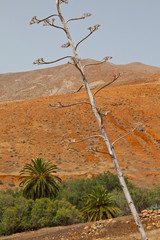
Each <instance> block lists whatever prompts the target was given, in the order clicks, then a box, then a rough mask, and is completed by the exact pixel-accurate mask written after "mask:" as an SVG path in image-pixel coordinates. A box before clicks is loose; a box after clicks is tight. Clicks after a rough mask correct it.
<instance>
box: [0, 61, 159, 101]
mask: <svg viewBox="0 0 160 240" xmlns="http://www.w3.org/2000/svg"><path fill="white" fill-rule="evenodd" d="M94 63H98V61H95V60H91V59H87V60H83V61H82V64H83V65H86V64H94ZM37 69H38V67H37ZM158 72H159V73H160V68H158V67H152V66H148V65H144V64H142V63H131V64H127V65H114V64H111V63H108V62H107V63H103V64H100V65H90V66H88V67H86V74H87V78H88V81H89V82H90V85H91V87H92V88H94V87H96V86H100V85H103V84H104V83H106V82H109V81H111V80H112V79H113V75H114V74H118V73H121V75H122V76H121V78H119V79H118V80H117V81H116V82H115V83H114V86H120V85H126V84H127V85H128V84H133V83H134V84H135V83H144V82H148V81H149V82H150V81H151V79H148V80H147V78H146V79H144V78H143V77H144V76H147V75H151V74H156V73H158ZM141 78H142V79H141ZM152 81H153V82H157V81H159V80H158V79H157V78H156V79H154V78H152ZM81 85H82V79H81V76H80V73H79V72H78V70H77V69H76V68H75V67H74V66H72V65H71V64H65V65H61V66H57V67H52V68H47V69H43V70H35V71H29V72H22V73H7V74H0V102H4V101H13V100H20V99H21V100H22V99H29V98H36V97H43V96H53V95H59V94H64V93H72V92H74V91H76V90H77V89H78V88H79V87H80V86H81Z"/></svg>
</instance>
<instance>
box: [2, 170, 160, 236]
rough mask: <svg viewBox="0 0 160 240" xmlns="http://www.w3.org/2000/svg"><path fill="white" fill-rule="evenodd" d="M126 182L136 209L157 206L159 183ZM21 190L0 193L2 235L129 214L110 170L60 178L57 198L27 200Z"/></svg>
mask: <svg viewBox="0 0 160 240" xmlns="http://www.w3.org/2000/svg"><path fill="white" fill-rule="evenodd" d="M126 181H127V179H126ZM127 185H128V188H129V191H130V193H131V196H132V198H133V200H134V202H135V205H136V208H137V210H138V211H141V210H142V209H146V208H159V206H160V184H159V185H155V186H154V187H153V188H152V189H140V188H138V187H136V186H135V185H134V184H132V183H131V182H129V181H127ZM24 190H25V189H24ZM24 190H23V189H21V190H18V189H15V190H14V191H13V190H11V189H8V190H7V191H2V192H0V235H1V236H2V235H8V234H12V233H16V232H22V231H27V230H34V229H39V228H42V227H51V226H59V225H69V224H74V223H78V222H84V221H95V220H98V219H106V218H110V217H116V216H123V215H128V214H130V210H129V208H128V204H127V202H126V199H125V197H124V194H123V192H122V190H121V187H120V184H119V181H118V177H117V176H116V175H114V174H112V173H110V172H107V173H103V174H99V175H98V176H93V177H92V178H90V179H75V180H68V181H62V182H61V185H59V192H58V191H57V192H56V194H57V196H56V197H55V195H52V196H50V198H48V197H43V198H35V199H34V198H33V199H34V200H33V199H27V197H26V198H25V197H24V196H25V194H24V192H23V191H24ZM23 195H24V196H23ZM34 196H35V195H34ZM118 209H120V211H118Z"/></svg>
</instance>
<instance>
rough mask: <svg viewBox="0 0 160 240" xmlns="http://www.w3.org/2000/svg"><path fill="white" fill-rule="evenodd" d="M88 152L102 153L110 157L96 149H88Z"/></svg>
mask: <svg viewBox="0 0 160 240" xmlns="http://www.w3.org/2000/svg"><path fill="white" fill-rule="evenodd" d="M88 151H89V152H97V153H102V154H107V155H110V154H109V153H108V152H103V151H100V150H98V149H97V148H96V149H94V148H90V149H88Z"/></svg>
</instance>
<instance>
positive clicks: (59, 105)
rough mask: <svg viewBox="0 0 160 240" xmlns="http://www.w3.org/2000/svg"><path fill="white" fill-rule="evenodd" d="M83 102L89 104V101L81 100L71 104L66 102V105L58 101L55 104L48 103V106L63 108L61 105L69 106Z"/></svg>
mask: <svg viewBox="0 0 160 240" xmlns="http://www.w3.org/2000/svg"><path fill="white" fill-rule="evenodd" d="M83 103H86V104H89V105H91V104H90V103H89V102H86V101H83V102H77V103H72V104H67V105H63V104H62V103H61V102H58V104H57V105H55V104H49V105H48V106H49V107H53V108H63V107H71V106H74V105H78V104H83Z"/></svg>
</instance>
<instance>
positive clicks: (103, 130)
mask: <svg viewBox="0 0 160 240" xmlns="http://www.w3.org/2000/svg"><path fill="white" fill-rule="evenodd" d="M56 4H57V11H58V14H59V17H60V20H61V22H62V24H63V27H64V30H65V33H66V35H67V38H68V42H69V44H70V46H71V48H72V52H73V56H74V57H73V61H74V64H75V66H76V67H77V68H78V70H79V71H80V73H81V75H82V78H83V83H84V86H85V88H86V91H87V93H88V97H89V100H90V104H91V107H92V110H93V113H94V115H95V117H96V119H97V122H98V124H99V128H100V130H101V133H102V136H103V139H104V141H105V144H106V146H107V149H108V152H109V154H110V156H111V158H112V161H113V164H114V167H115V170H116V172H117V176H118V178H119V181H120V184H121V187H122V189H123V192H124V194H125V197H126V200H127V202H128V205H129V208H130V210H131V213H132V215H133V217H134V220H135V222H136V224H137V226H138V229H139V231H140V233H141V236H142V239H143V240H148V238H147V236H146V233H145V231H144V228H143V225H142V223H141V221H140V218H139V215H138V213H137V210H136V208H135V205H134V203H133V201H132V198H131V196H130V193H129V190H128V188H127V185H126V182H125V180H124V177H123V174H122V172H121V169H120V167H119V164H118V160H117V157H116V154H115V152H114V148H113V146H112V144H111V142H110V140H109V137H108V134H107V131H106V128H105V126H104V124H103V121H102V118H101V115H100V113H99V112H98V110H97V106H96V103H95V100H94V96H93V94H92V92H91V89H90V86H89V84H88V81H87V78H86V76H85V72H84V69H83V67H82V65H81V63H80V60H79V58H78V55H77V52H76V48H75V46H74V44H73V42H72V38H71V36H70V33H69V30H68V27H67V24H66V22H65V21H64V18H63V16H62V14H61V11H60V8H59V0H56Z"/></svg>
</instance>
